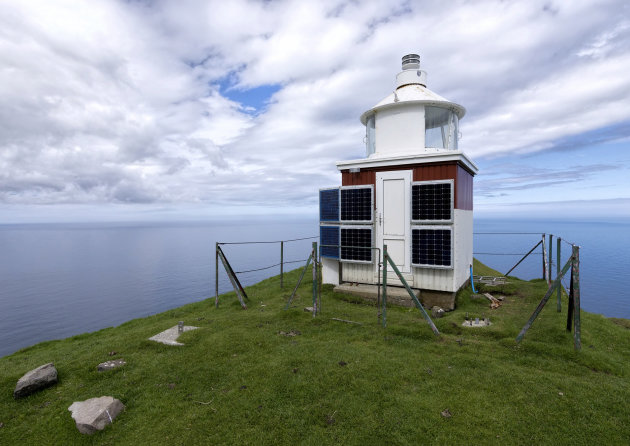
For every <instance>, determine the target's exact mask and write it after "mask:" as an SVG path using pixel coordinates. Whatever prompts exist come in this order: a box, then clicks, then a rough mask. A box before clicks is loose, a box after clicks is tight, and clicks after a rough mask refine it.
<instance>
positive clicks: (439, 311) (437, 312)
mask: <svg viewBox="0 0 630 446" xmlns="http://www.w3.org/2000/svg"><path fill="white" fill-rule="evenodd" d="M431 316H432V317H434V318H438V319H439V318H441V317H442V316H444V309H443V308H441V307H438V306H437V305H436V306H434V307H433V308H431Z"/></svg>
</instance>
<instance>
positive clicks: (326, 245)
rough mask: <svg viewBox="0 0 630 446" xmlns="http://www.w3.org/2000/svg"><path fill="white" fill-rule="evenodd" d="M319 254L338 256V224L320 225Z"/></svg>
mask: <svg viewBox="0 0 630 446" xmlns="http://www.w3.org/2000/svg"><path fill="white" fill-rule="evenodd" d="M319 242H320V244H321V249H320V251H319V253H320V256H322V257H328V258H331V259H338V258H339V226H320V227H319Z"/></svg>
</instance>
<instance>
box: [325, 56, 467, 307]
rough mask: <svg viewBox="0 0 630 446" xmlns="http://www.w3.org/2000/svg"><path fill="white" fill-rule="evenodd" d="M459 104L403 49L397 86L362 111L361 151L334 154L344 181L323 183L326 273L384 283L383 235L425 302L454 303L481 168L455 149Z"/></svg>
mask: <svg viewBox="0 0 630 446" xmlns="http://www.w3.org/2000/svg"><path fill="white" fill-rule="evenodd" d="M465 112H466V111H465V109H464V107H462V106H461V105H458V104H456V103H453V102H450V101H448V100H447V99H445V98H443V97H441V96H439V95H438V94H436V93H434V92H432V91H431V90H429V89H428V88H427V73H426V72H425V71H423V70H421V69H420V57H419V56H418V55H417V54H408V55H406V56H404V57H403V59H402V71H401V72H399V73H398V75H397V76H396V81H395V86H394V91H393V92H392V93H391V94H390V95H388V96H387V97H386V98H384V99H383V100H381V101H380V102H378V103H377V104H376V105H375V106H374V107H372V108H371V109H369V110H367V111H366V112H364V113H363V114H362V115H361V117H360V120H361V123H362V124H363V125H365V129H366V137H365V142H366V157H365V158H363V159H358V160H350V161H339V162H337V168H338V170H339V171H340V172H341V186H340V187H332V188H327V189H322V190H320V194H319V195H320V244H321V245H322V247H321V259H322V274H323V281H324V283H332V284H335V285H337V286H338V287H339V288H340V290H341V288H342V287H343V286H344V284H351V285H356V284H364V285H375V284H377V283H380V281H381V280H382V271H381V272H380V274H379V271H380V268H379V267H378V266H379V260H380V254H379V252H380V251H379V250H380V249H382V247H383V245H387V249H388V253H389V255H390V256H391V257H392V258H393V260H394V262H395V263H396V265H397V266H398V268H399V270H400V271H401V272H402V274H403V277H404V279H405V281H407V283H408V284H409V285H410V286H411V287H412V288H414V289H415V291H416V292H417V294H418V297H419V298H420V300H421V301H422V302H423V304H424V305H425V306H427V305H428V306H433V305H439V306H441V307H443V308H445V309H453V308H454V304H455V293H456V292H457V291H458V290H459V288H461V287H462V286H463V285H465V284H466V283H467V281H468V279H469V271H470V269H469V268H470V265H471V264H472V228H473V218H472V217H473V215H472V211H473V200H472V198H473V177H474V175H475V174H476V173H477V171H478V169H477V166H476V165H475V164H474V162H473V161H472V160H470V159H469V158H468V157H467V156H466V155H465V154H464V153H463V152H462V151H460V150H459V138H460V132H459V120H460V119H462V118H463V117H464V114H465ZM390 277H391V276H390ZM388 281H389V280H388ZM390 283H391V282H390ZM394 283H395V281H394Z"/></svg>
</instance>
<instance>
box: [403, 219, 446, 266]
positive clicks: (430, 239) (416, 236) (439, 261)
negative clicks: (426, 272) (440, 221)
mask: <svg viewBox="0 0 630 446" xmlns="http://www.w3.org/2000/svg"><path fill="white" fill-rule="evenodd" d="M451 236H452V231H451V228H446V227H415V228H412V229H411V264H412V265H414V266H430V267H442V268H444V267H446V268H451V267H452V266H453V263H452V253H453V250H452V245H453V243H452V237H451Z"/></svg>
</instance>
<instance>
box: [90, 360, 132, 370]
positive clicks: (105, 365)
mask: <svg viewBox="0 0 630 446" xmlns="http://www.w3.org/2000/svg"><path fill="white" fill-rule="evenodd" d="M125 364H127V363H126V362H125V360H124V359H122V358H120V359H114V360H113V361H105V362H101V363H100V364H99V365H98V366H96V368H97V369H98V371H99V372H105V371H107V370H111V369H115V368H116V367H121V366H123V365H125Z"/></svg>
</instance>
